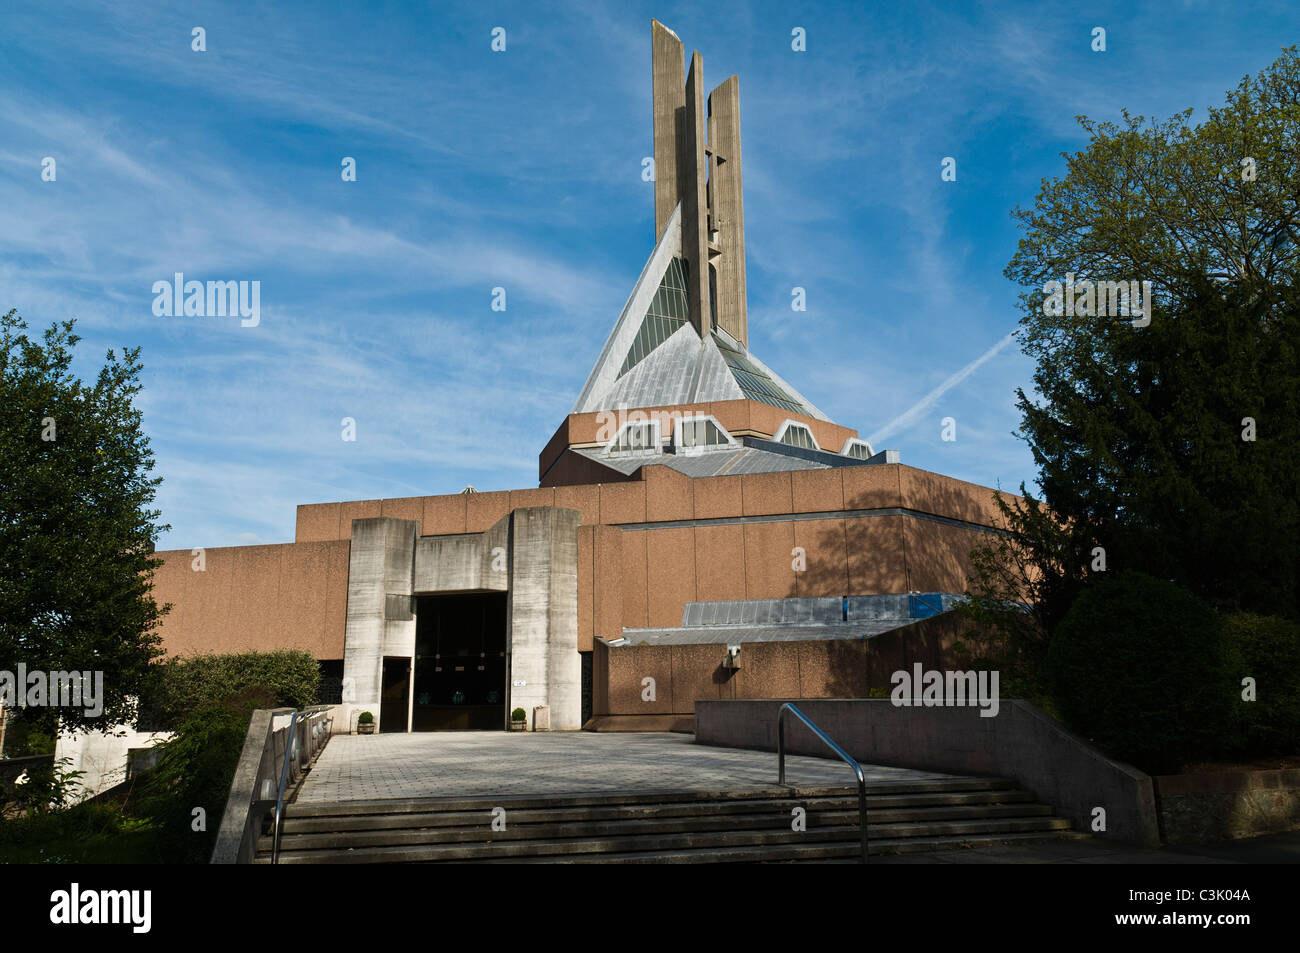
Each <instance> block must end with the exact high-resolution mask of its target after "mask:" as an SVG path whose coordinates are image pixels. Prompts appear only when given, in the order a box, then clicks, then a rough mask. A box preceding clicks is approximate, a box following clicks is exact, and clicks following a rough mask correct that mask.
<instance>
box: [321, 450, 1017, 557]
mask: <svg viewBox="0 0 1300 953" xmlns="http://www.w3.org/2000/svg"><path fill="white" fill-rule="evenodd" d="M601 469H602V470H603V469H606V468H601ZM611 472H612V471H611ZM638 472H639V478H635V479H634V478H622V475H621V474H616V475H615V476H617V477H619V478H618V479H610V480H606V481H604V482H598V483H587V484H581V485H575V486H547V487H541V488H538V489H529V490H505V491H498V492H491V493H454V494H447V495H443V496H422V497H403V498H401V499H395V500H357V501H352V502H346V503H312V504H304V505H302V506H299V507H298V517H297V530H296V536H295V539H296V541H297V542H321V541H324V540H336V539H348V538H350V536H351V533H352V520H354V519H373V518H376V517H379V516H387V517H393V518H396V519H410V520H416V521H418V522H420V523H421V526H420V535H422V536H441V535H451V534H456V533H481V532H483V531H484V530H485V529H487V528H488V527H490V526H491V525H492V524H494V523H495V522H496V521H497V520H499V519H500V518H501V517H502V516H504V515H505V514H506V513H507V512H509V511H510V510H511V509H517V508H520V507H527V506H559V507H564V508H567V509H576V510H578V511H579V512H580V513H581V514H582V522H583V524H584V525H592V524H595V523H599V524H602V525H607V526H615V525H622V524H628V523H657V522H666V521H671V520H690V519H695V520H703V519H724V518H735V517H743V516H771V515H779V514H783V513H791V514H794V513H834V512H839V511H843V510H871V509H885V508H898V507H903V508H908V509H914V510H919V511H920V512H923V513H930V514H934V515H936V516H943V517H947V518H950V519H956V520H962V521H965V522H969V523H975V524H978V525H984V526H999V525H1001V520H1000V518H999V516H998V513H997V509H996V507H995V506H994V504H993V491H992V490H990V489H989V488H987V487H981V486H977V485H975V484H973V483H965V482H963V481H961V480H953V479H951V478H949V477H945V476H942V475H941V474H938V473H930V472H928V471H925V470H917V469H915V468H913V467H908V466H903V465H902V464H881V465H877V466H866V467H840V468H835V469H828V470H803V471H790V472H783V473H754V474H745V475H743V476H720V477H701V478H697V479H691V478H689V477H686V476H683V475H682V474H680V473H677V472H676V471H675V470H673V469H671V468H670V467H666V466H663V465H662V464H647V465H646V466H644V467H642V468H641V470H640V471H638ZM1011 498H1012V499H1015V498H1014V497H1011ZM874 518H875V519H880V518H887V517H874ZM930 525H934V526H938V525H939V524H930ZM944 528H956V527H944ZM918 545H920V542H918Z"/></svg>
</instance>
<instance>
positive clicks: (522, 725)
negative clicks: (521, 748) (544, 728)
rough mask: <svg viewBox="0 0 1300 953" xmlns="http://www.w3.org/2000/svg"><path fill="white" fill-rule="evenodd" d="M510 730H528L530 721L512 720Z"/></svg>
mask: <svg viewBox="0 0 1300 953" xmlns="http://www.w3.org/2000/svg"><path fill="white" fill-rule="evenodd" d="M510 730H511V731H527V730H528V722H526V721H512V722H510Z"/></svg>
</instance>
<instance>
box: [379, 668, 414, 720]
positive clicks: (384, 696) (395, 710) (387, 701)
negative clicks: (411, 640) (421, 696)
mask: <svg viewBox="0 0 1300 953" xmlns="http://www.w3.org/2000/svg"><path fill="white" fill-rule="evenodd" d="M410 688H411V660H410V659H408V658H390V657H388V656H384V683H383V688H382V689H381V691H380V695H379V730H380V731H405V730H406V713H407V711H408V710H409V705H408V704H407V700H408V699H409V698H410V697H411V696H410Z"/></svg>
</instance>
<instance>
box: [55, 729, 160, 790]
mask: <svg viewBox="0 0 1300 953" xmlns="http://www.w3.org/2000/svg"><path fill="white" fill-rule="evenodd" d="M171 736H172V733H171V732H170V731H136V730H135V729H134V728H132V727H130V726H127V725H115V726H114V727H113V729H112V731H110V732H107V733H105V732H99V731H88V732H81V733H73V732H60V734H59V737H58V740H57V741H56V742H55V746H54V757H55V760H56V761H57V760H59V759H62V758H69V759H71V762H72V763H71V764H69V765H67V766H66V767H67V768H68V769H69V770H72V771H81V772H82V776H81V778H80V779H79V784H80V785H81V786H80V787H79V788H78V789H77V793H76V795H75V796H74V798H73V800H76V801H81V800H83V799H85V798H89V797H92V796H94V795H96V794H102V793H103V792H105V791H107V790H109V789H110V788H113V787H116V786H117V785H119V784H121V783H122V782H123V781H125V780H126V778H127V758H128V752H129V751H130V750H131V749H132V748H151V747H153V746H154V745H157V744H161V743H162V742H164V741H167V740H168V739H170V738H171Z"/></svg>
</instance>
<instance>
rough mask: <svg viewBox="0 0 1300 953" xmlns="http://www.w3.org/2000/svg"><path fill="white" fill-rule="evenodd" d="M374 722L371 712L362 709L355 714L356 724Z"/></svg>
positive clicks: (370, 723)
mask: <svg viewBox="0 0 1300 953" xmlns="http://www.w3.org/2000/svg"><path fill="white" fill-rule="evenodd" d="M374 722H375V716H374V715H373V714H372V713H371V712H368V711H363V712H362V713H361V714H359V715H357V724H358V725H372V724H374Z"/></svg>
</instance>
